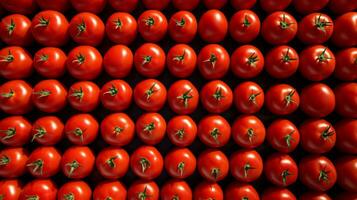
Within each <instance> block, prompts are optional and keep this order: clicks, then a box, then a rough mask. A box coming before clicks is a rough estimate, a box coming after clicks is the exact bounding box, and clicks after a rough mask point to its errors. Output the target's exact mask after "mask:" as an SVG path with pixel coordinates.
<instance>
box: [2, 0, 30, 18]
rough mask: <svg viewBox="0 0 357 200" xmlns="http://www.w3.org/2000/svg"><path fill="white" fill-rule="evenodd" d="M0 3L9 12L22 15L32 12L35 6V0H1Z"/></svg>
mask: <svg viewBox="0 0 357 200" xmlns="http://www.w3.org/2000/svg"><path fill="white" fill-rule="evenodd" d="M0 4H1V7H3V8H4V9H5V10H7V11H9V12H11V13H19V14H23V15H28V14H32V13H33V12H34V11H35V10H36V8H37V5H36V2H35V0H3V1H1V2H0Z"/></svg>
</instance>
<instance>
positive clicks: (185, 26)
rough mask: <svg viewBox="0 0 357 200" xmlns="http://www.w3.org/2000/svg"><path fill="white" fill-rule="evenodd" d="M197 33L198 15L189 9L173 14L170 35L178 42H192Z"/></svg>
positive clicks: (170, 22)
mask: <svg viewBox="0 0 357 200" xmlns="http://www.w3.org/2000/svg"><path fill="white" fill-rule="evenodd" d="M196 33H197V21H196V17H195V16H194V15H193V14H192V13H191V12H188V11H179V12H177V13H175V14H173V15H172V16H171V18H170V21H169V34H170V37H171V38H172V39H173V40H175V41H176V42H177V43H189V42H191V41H192V40H193V39H194V37H195V36H196Z"/></svg>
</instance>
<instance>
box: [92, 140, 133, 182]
mask: <svg viewBox="0 0 357 200" xmlns="http://www.w3.org/2000/svg"><path fill="white" fill-rule="evenodd" d="M95 164H96V168H97V170H98V171H99V173H100V175H101V176H103V177H104V178H106V179H119V178H122V177H123V176H124V175H125V174H126V173H127V172H128V169H129V154H128V153H127V152H126V151H125V150H124V149H121V148H116V147H108V148H105V149H102V150H101V151H100V152H99V154H98V155H97V157H96V161H95Z"/></svg>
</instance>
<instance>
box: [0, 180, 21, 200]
mask: <svg viewBox="0 0 357 200" xmlns="http://www.w3.org/2000/svg"><path fill="white" fill-rule="evenodd" d="M21 191H22V188H21V183H20V181H19V180H16V179H10V180H2V181H0V197H1V198H3V199H5V197H6V199H7V200H17V199H19V197H20V193H21Z"/></svg>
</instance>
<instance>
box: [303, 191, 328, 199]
mask: <svg viewBox="0 0 357 200" xmlns="http://www.w3.org/2000/svg"><path fill="white" fill-rule="evenodd" d="M299 200H332V199H331V198H330V197H329V196H328V195H327V194H326V193H323V192H306V193H304V194H302V195H301V196H300V198H299Z"/></svg>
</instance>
